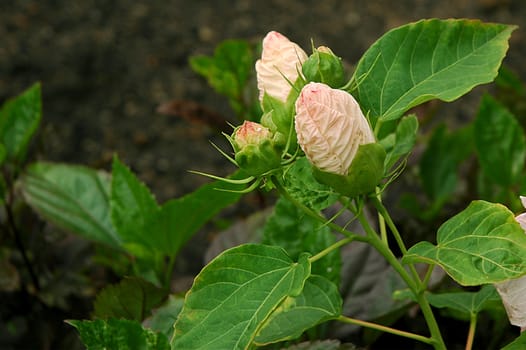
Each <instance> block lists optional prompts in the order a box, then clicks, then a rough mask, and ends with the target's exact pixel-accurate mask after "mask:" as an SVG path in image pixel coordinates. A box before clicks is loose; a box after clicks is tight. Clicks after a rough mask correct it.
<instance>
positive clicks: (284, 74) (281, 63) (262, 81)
mask: <svg viewBox="0 0 526 350" xmlns="http://www.w3.org/2000/svg"><path fill="white" fill-rule="evenodd" d="M307 57H308V56H307V54H306V53H305V51H303V50H302V49H301V47H299V46H298V45H297V44H296V43H293V42H291V41H290V40H289V39H288V38H287V37H285V36H284V35H282V34H280V33H278V32H275V31H272V32H269V33H268V34H267V35H266V36H265V38H264V39H263V50H262V53H261V59H259V60H258V61H257V62H256V75H257V85H258V89H259V100H260V101H263V96H264V94H265V93H266V94H268V95H269V96H272V97H274V98H276V99H278V100H280V101H282V102H285V101H286V100H287V97H288V95H289V93H290V91H291V89H292V86H291V83H292V84H293V83H295V82H296V80H297V79H298V77H299V73H298V72H301V65H302V64H303V62H304V61H305V60H306V59H307Z"/></svg>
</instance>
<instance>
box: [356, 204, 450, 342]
mask: <svg viewBox="0 0 526 350" xmlns="http://www.w3.org/2000/svg"><path fill="white" fill-rule="evenodd" d="M358 220H360V223H361V224H362V226H363V228H364V230H365V232H366V233H367V237H369V238H370V240H369V243H370V244H371V245H372V246H373V247H374V248H375V249H376V250H377V251H378V252H379V253H380V254H382V256H383V257H384V258H385V259H386V260H387V262H388V263H389V264H390V265H391V266H392V267H393V269H394V270H395V271H396V272H398V274H399V275H400V277H401V278H402V279H403V280H404V282H405V283H406V284H407V286H408V287H409V288H410V289H411V291H412V292H413V294H414V295H415V297H416V300H417V302H418V304H419V305H420V309H421V310H422V314H423V315H424V318H425V320H426V323H427V326H428V328H429V331H430V333H431V339H432V343H431V344H432V345H433V346H434V348H435V349H436V350H446V345H445V344H444V340H443V339H442V334H441V333H440V328H439V327H438V323H437V321H436V319H435V315H434V314H433V310H432V309H431V306H430V305H429V302H428V301H427V299H426V297H425V295H424V291H425V289H423V288H422V283H421V281H420V278H419V277H418V274H416V276H415V275H413V277H411V275H410V274H409V273H408V272H407V270H406V269H405V268H404V266H403V265H402V264H401V263H400V261H398V259H397V258H396V256H395V255H394V254H393V252H392V251H391V249H390V248H389V246H388V245H386V244H385V243H384V242H383V241H382V240H381V239H380V237H379V236H378V234H377V233H376V232H375V231H374V230H373V229H372V228H371V225H370V224H369V222H368V221H367V219H366V218H365V217H364V216H363V214H360V215H359V216H358ZM387 224H388V225H389V221H387ZM415 273H416V271H415Z"/></svg>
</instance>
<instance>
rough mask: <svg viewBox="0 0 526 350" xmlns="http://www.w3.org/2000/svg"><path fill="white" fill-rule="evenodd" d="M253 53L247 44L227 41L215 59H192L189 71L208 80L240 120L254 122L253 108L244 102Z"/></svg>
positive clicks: (217, 52)
mask: <svg viewBox="0 0 526 350" xmlns="http://www.w3.org/2000/svg"><path fill="white" fill-rule="evenodd" d="M252 51H253V49H252V48H251V47H250V45H249V44H248V42H246V41H244V40H225V41H223V42H222V43H220V44H219V45H218V46H217V48H216V50H215V52H214V55H213V56H204V55H197V56H193V57H191V58H190V67H192V69H193V70H194V71H195V72H197V73H199V74H200V75H202V76H203V77H205V78H206V79H207V81H208V83H209V84H210V86H212V87H213V88H214V90H215V91H216V92H217V93H219V94H221V95H224V96H226V97H227V98H228V100H229V102H230V105H231V106H232V108H233V109H234V111H235V112H236V113H237V115H238V116H240V117H243V118H248V119H255V117H256V116H255V115H250V114H249V115H245V114H247V113H251V110H250V109H251V108H252V107H251V106H246V102H245V101H244V98H245V97H244V95H245V90H246V88H247V83H248V80H249V77H250V73H251V72H252V69H253V67H254V58H253V53H252Z"/></svg>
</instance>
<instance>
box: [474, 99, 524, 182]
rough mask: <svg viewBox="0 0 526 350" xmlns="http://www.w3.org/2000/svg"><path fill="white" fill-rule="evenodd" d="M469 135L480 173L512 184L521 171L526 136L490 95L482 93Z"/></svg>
mask: <svg viewBox="0 0 526 350" xmlns="http://www.w3.org/2000/svg"><path fill="white" fill-rule="evenodd" d="M473 136H474V141H475V148H476V151H477V156H478V160H479V162H480V166H481V168H482V171H483V172H484V175H485V176H487V177H488V178H490V179H491V180H492V181H494V182H495V183H497V184H499V185H501V186H507V187H509V186H511V185H513V184H515V183H516V182H517V181H518V179H519V177H520V176H521V175H522V174H523V172H524V161H525V158H526V137H525V136H524V130H523V129H522V127H521V126H520V124H519V122H518V121H517V119H516V118H515V117H514V116H513V114H511V113H510V112H509V111H508V110H507V109H506V108H505V107H504V106H502V105H501V104H500V103H498V102H497V101H495V100H494V99H493V98H492V97H490V96H488V95H486V96H484V97H483V98H482V103H481V105H480V108H479V112H478V114H477V118H476V119H475V124H474V133H473Z"/></svg>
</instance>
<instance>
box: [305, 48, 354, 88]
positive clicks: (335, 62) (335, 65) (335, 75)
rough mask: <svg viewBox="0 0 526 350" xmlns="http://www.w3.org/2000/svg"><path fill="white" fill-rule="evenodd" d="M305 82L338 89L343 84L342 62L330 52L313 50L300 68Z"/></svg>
mask: <svg viewBox="0 0 526 350" xmlns="http://www.w3.org/2000/svg"><path fill="white" fill-rule="evenodd" d="M301 69H302V71H303V75H304V76H305V79H306V80H307V81H311V82H317V83H324V84H327V85H329V86H330V87H332V88H339V87H341V86H343V85H344V83H345V71H344V69H343V64H342V60H341V58H340V57H338V56H336V55H335V54H333V53H332V52H324V51H320V50H318V49H315V50H314V52H313V53H312V55H310V56H309V58H308V59H307V60H306V61H305V62H304V63H303V66H302V67H301Z"/></svg>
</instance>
